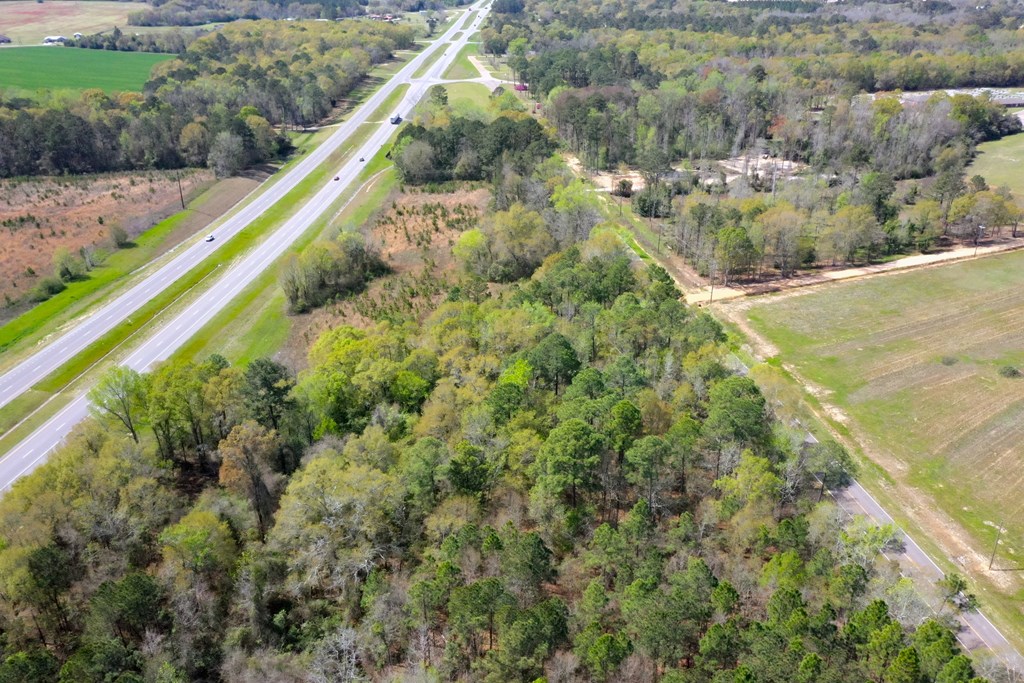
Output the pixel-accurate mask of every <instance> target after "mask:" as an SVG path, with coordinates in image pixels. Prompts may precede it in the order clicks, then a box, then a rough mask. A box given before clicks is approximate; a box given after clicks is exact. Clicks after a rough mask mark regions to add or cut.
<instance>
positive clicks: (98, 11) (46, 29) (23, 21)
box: [0, 0, 148, 45]
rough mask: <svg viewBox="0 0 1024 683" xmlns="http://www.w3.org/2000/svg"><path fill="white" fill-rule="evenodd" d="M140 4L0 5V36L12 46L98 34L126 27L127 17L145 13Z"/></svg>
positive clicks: (16, 0) (64, 1)
mask: <svg viewBox="0 0 1024 683" xmlns="http://www.w3.org/2000/svg"><path fill="white" fill-rule="evenodd" d="M147 7H148V5H147V4H146V3H143V2H106V1H105V0H88V1H87V2H80V1H79V0H60V2H36V0H10V1H6V0H5V1H4V2H2V3H0V35H5V36H7V37H8V38H10V39H11V41H12V43H13V44H15V45H38V44H39V43H41V42H43V38H45V37H46V36H65V37H67V38H70V37H71V36H72V35H73V34H75V33H84V34H85V35H89V34H90V33H101V32H103V31H109V30H111V29H112V28H114V27H115V26H121V27H124V26H127V25H128V15H129V14H131V13H132V12H137V11H139V10H142V9H146V8H147Z"/></svg>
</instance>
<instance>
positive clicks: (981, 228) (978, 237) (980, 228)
mask: <svg viewBox="0 0 1024 683" xmlns="http://www.w3.org/2000/svg"><path fill="white" fill-rule="evenodd" d="M983 232H985V226H984V225H979V226H978V232H977V234H975V235H974V255H975V256H977V255H978V242H979V241H980V240H981V234H982V233H983Z"/></svg>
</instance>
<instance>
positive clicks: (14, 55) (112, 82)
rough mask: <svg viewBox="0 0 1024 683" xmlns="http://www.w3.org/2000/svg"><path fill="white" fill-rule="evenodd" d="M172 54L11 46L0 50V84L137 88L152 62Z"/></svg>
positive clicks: (144, 79)
mask: <svg viewBox="0 0 1024 683" xmlns="http://www.w3.org/2000/svg"><path fill="white" fill-rule="evenodd" d="M172 58H173V55H161V54H151V53H144V52H111V51H108V50H82V49H78V48H70V47H15V48H7V49H3V50H0V87H13V88H24V89H26V90H38V89H40V88H51V89H62V88H69V89H73V90H85V89H87V88H99V89H101V90H104V91H106V92H114V91H118V90H121V91H129V90H131V91H137V90H141V89H142V86H143V84H144V83H145V82H146V80H147V79H148V78H149V72H150V70H151V69H152V68H153V65H154V64H157V63H159V62H163V61H166V60H168V59H172Z"/></svg>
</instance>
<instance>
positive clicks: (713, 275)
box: [708, 259, 718, 306]
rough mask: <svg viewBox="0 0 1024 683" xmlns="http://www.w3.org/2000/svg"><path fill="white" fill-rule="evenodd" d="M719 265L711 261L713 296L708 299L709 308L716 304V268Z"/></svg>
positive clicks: (713, 260)
mask: <svg viewBox="0 0 1024 683" xmlns="http://www.w3.org/2000/svg"><path fill="white" fill-rule="evenodd" d="M717 265H718V264H717V263H716V262H715V259H711V295H710V296H709V297H708V306H710V305H711V304H713V303H714V302H715V266H717Z"/></svg>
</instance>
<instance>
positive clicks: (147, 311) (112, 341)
mask: <svg viewBox="0 0 1024 683" xmlns="http://www.w3.org/2000/svg"><path fill="white" fill-rule="evenodd" d="M407 89H408V85H407V84H402V85H401V86H399V87H398V88H396V89H395V92H394V93H393V94H392V95H391V96H390V97H388V99H387V100H386V101H385V102H384V103H383V104H382V105H381V106H380V107H379V108H378V109H377V111H376V112H374V114H377V113H379V112H382V111H388V110H390V108H392V107H393V106H394V102H395V101H398V100H400V99H401V97H403V96H404V95H405V91H406V90H407ZM370 118H371V119H373V118H374V115H373V114H371V116H370ZM362 128H363V129H364V130H362V131H361V132H360V133H358V134H357V135H354V136H352V137H351V138H349V139H348V140H346V142H345V145H343V146H342V147H340V148H339V149H338V150H337V151H335V152H334V154H332V155H331V156H330V157H329V158H328V159H327V160H326V161H325V162H324V163H323V164H321V165H320V166H319V167H318V168H317V169H316V170H314V171H313V172H312V173H310V174H309V175H308V176H307V177H306V178H304V179H303V180H302V182H300V183H299V184H298V185H296V186H295V187H294V188H293V189H292V190H291V191H290V192H289V193H288V194H286V195H285V196H284V197H283V198H282V199H281V201H279V202H278V203H276V204H274V206H272V207H271V208H270V209H268V210H267V211H266V212H264V213H263V215H262V216H260V217H259V218H258V219H256V220H255V221H253V222H252V223H250V224H249V225H248V226H246V227H245V228H244V229H243V230H241V231H240V232H238V233H237V234H236V235H235V236H234V237H232V238H231V240H229V241H228V243H227V244H225V245H224V246H223V247H221V248H220V249H219V250H218V251H217V253H215V254H212V255H210V257H209V258H207V259H206V260H205V261H203V262H202V263H201V264H199V266H197V267H196V268H193V269H192V270H191V271H189V273H188V274H187V275H185V276H184V277H182V278H179V279H178V280H177V281H176V282H175V283H174V284H173V285H171V286H170V287H168V288H167V289H165V290H164V291H163V292H161V293H160V294H159V295H158V296H156V297H155V298H153V299H152V300H150V301H149V302H148V303H147V304H146V305H145V306H143V307H142V308H140V309H139V310H138V311H136V312H135V313H134V314H133V315H132V318H131V320H130V321H128V320H126V321H124V322H122V323H121V324H120V325H118V326H117V327H115V328H114V329H112V330H111V331H110V332H108V333H107V334H106V335H104V336H103V337H101V338H100V339H98V340H97V341H95V342H93V343H92V344H90V345H89V346H88V347H87V348H86V349H85V350H84V351H82V352H81V353H79V354H78V355H77V356H75V358H73V359H72V360H70V361H69V362H68V363H66V364H64V366H62V367H61V368H59V369H58V370H56V371H55V372H53V373H52V374H51V375H50V376H48V377H46V378H45V379H43V380H42V381H41V382H39V383H38V384H36V386H35V387H34V388H36V389H40V390H42V391H50V392H55V391H58V390H60V389H61V388H63V387H64V386H66V385H67V384H68V383H69V382H70V381H71V380H73V379H74V378H76V377H78V376H79V375H80V374H82V373H83V372H84V371H86V370H87V369H88V368H90V367H91V366H92V365H94V364H95V363H96V362H97V361H98V360H100V359H101V358H103V357H104V356H105V355H106V354H107V352H108V351H109V349H112V348H114V347H116V346H118V345H119V344H120V343H121V342H122V341H124V340H125V339H126V338H127V337H128V336H130V335H131V334H132V333H133V332H134V330H135V329H138V328H140V327H141V326H143V325H145V324H146V323H148V322H149V321H151V320H152V319H153V318H154V317H156V316H157V315H159V314H161V313H163V312H164V311H165V309H167V308H168V307H169V306H170V305H171V304H172V303H174V302H175V301H177V300H178V299H180V298H181V297H183V296H184V295H186V294H187V293H188V292H189V290H191V289H192V288H193V287H195V286H196V285H198V284H200V283H201V282H202V280H204V279H206V278H207V277H209V276H210V275H211V274H213V272H214V271H215V270H216V269H217V268H219V267H220V266H222V265H227V264H230V262H232V261H234V259H236V258H237V257H239V256H240V255H242V254H243V253H244V252H246V251H248V250H249V249H251V248H253V247H255V246H256V245H257V244H258V243H259V242H260V241H261V240H262V238H263V237H265V236H266V234H267V233H269V231H270V230H271V229H273V228H274V227H276V226H277V225H279V224H280V223H281V222H283V221H285V220H287V218H288V217H289V216H291V215H292V214H293V213H294V212H295V211H297V210H298V209H299V208H300V206H301V204H302V202H303V201H304V200H305V199H306V198H308V197H309V196H310V195H311V194H312V193H313V192H314V188H316V187H317V186H319V185H322V184H323V183H325V182H327V180H328V179H329V178H330V177H331V175H332V174H333V173H334V172H335V170H336V169H337V167H338V165H340V164H341V162H342V161H343V160H344V159H345V157H347V156H348V155H349V154H350V153H351V152H352V150H353V149H355V148H356V147H357V146H358V145H360V144H362V142H363V141H364V140H365V139H366V138H367V136H368V135H369V134H370V133H372V131H373V130H374V128H375V124H364V125H363V126H362Z"/></svg>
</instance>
